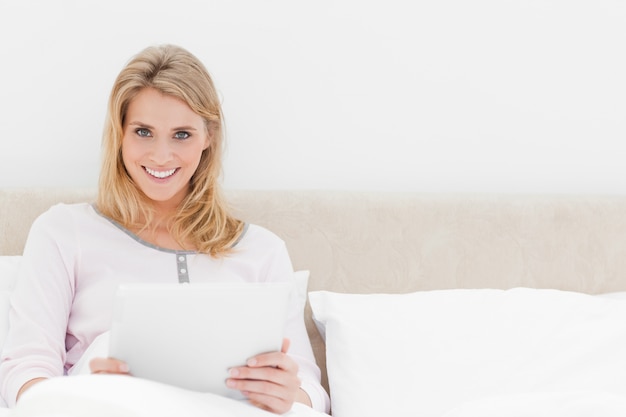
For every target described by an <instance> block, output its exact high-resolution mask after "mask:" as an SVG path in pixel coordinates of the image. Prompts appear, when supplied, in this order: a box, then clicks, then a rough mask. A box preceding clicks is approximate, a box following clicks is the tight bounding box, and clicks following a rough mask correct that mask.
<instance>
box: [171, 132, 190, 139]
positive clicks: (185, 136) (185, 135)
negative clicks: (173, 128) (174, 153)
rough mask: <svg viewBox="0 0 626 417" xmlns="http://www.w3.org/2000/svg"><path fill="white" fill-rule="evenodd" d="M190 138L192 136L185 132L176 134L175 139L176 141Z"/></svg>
mask: <svg viewBox="0 0 626 417" xmlns="http://www.w3.org/2000/svg"><path fill="white" fill-rule="evenodd" d="M189 136H191V135H190V134H189V133H188V132H185V131H181V132H176V133H175V134H174V138H175V139H187V138H189Z"/></svg>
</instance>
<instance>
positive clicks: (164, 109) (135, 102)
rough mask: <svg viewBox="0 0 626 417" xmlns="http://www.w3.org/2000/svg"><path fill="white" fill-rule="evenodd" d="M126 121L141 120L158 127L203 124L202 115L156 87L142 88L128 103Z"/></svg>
mask: <svg viewBox="0 0 626 417" xmlns="http://www.w3.org/2000/svg"><path fill="white" fill-rule="evenodd" d="M125 121H126V123H135V122H140V123H144V124H149V125H152V126H157V127H171V126H180V125H192V126H196V125H197V126H201V125H202V124H203V123H204V122H203V119H202V117H201V116H200V115H199V114H197V113H195V112H194V111H193V110H192V109H191V107H189V105H187V103H185V102H184V101H183V100H181V99H179V98H178V97H174V96H171V95H167V94H163V93H162V92H160V91H158V90H156V89H154V88H144V89H142V90H141V91H140V92H139V93H138V94H137V95H136V96H135V97H133V99H132V100H131V101H130V103H129V104H128V109H127V111H126V117H125Z"/></svg>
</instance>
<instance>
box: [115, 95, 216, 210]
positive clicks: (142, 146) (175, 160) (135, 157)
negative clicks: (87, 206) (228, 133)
mask: <svg viewBox="0 0 626 417" xmlns="http://www.w3.org/2000/svg"><path fill="white" fill-rule="evenodd" d="M123 128H124V136H123V138H122V159H123V161H124V166H125V167H126V170H127V171H128V173H129V175H130V176H131V178H132V179H133V181H134V182H135V184H136V185H137V187H139V189H140V190H141V191H142V192H143V193H144V194H145V195H146V196H148V198H150V199H151V200H152V201H153V202H154V203H155V206H156V207H157V208H158V209H162V210H164V211H170V210H173V209H175V208H176V207H177V206H178V204H179V203H180V202H181V201H182V200H183V199H184V198H185V196H186V195H187V193H188V192H189V181H190V179H191V176H192V175H193V174H194V172H196V168H198V164H199V163H200V156H201V155H202V151H203V150H205V149H206V148H207V147H208V146H209V136H208V134H207V130H206V128H205V124H204V120H203V119H202V117H200V116H199V115H198V114H196V113H195V112H194V111H193V110H191V108H190V107H189V106H188V105H187V103H185V102H184V101H182V100H179V99H178V98H176V97H173V96H168V95H165V94H162V93H161V92H159V91H157V90H155V89H152V88H145V89H143V90H141V91H140V92H139V94H137V96H135V98H133V100H132V101H131V102H130V104H129V106H128V110H127V113H126V117H125V122H124V126H123Z"/></svg>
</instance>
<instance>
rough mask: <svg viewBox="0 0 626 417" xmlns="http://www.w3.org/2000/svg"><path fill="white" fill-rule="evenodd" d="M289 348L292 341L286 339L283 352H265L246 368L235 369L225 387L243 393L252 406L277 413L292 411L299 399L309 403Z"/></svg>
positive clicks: (251, 360)
mask: <svg viewBox="0 0 626 417" xmlns="http://www.w3.org/2000/svg"><path fill="white" fill-rule="evenodd" d="M288 349H289V339H284V340H283V346H282V348H281V350H280V352H270V353H264V354H261V355H258V356H255V357H254V358H251V359H249V360H248V362H247V363H246V365H247V366H240V367H235V368H232V369H231V370H230V378H228V379H227V380H226V385H227V386H228V387H229V388H233V389H237V390H239V391H241V392H242V393H243V394H244V395H245V396H246V397H247V398H248V399H249V400H250V403H252V404H253V405H255V406H257V407H259V408H262V409H264V410H268V411H271V412H273V413H278V414H283V413H286V412H287V411H289V410H291V406H292V405H293V403H294V401H296V400H297V399H304V401H303V402H305V401H308V397H307V396H306V394H305V393H304V391H301V390H300V379H299V378H298V364H297V363H296V362H295V361H294V360H293V359H291V358H290V357H289V356H288V355H287V350H288ZM302 396H304V397H302ZM309 405H310V404H309Z"/></svg>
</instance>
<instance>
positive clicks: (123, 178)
mask: <svg viewBox="0 0 626 417" xmlns="http://www.w3.org/2000/svg"><path fill="white" fill-rule="evenodd" d="M144 88H154V89H156V90H158V91H160V92H161V93H163V94H166V95H170V96H173V97H176V98H179V99H181V100H183V101H184V102H185V103H187V105H188V106H189V107H190V108H191V109H192V110H193V111H194V112H195V113H197V114H198V115H200V116H201V117H202V118H203V119H204V121H205V126H206V129H207V134H208V135H209V137H210V145H209V147H208V148H207V149H205V150H204V151H203V152H202V156H201V158H200V163H199V165H198V168H197V170H196V172H195V173H194V174H193V176H192V177H191V180H190V184H189V193H188V194H187V196H186V197H185V199H184V200H183V201H182V203H181V205H180V206H179V208H178V210H177V213H176V216H175V218H174V219H173V221H172V222H171V226H170V232H171V233H172V236H173V237H174V238H175V239H176V241H177V242H178V243H179V244H180V245H181V246H182V247H185V245H184V243H188V244H191V245H193V247H194V249H196V250H197V251H198V252H201V253H206V254H209V255H212V256H218V255H224V254H226V253H228V252H229V250H230V249H231V248H232V246H233V245H234V243H235V242H236V241H237V239H238V237H239V236H240V235H241V233H242V230H243V222H242V221H240V220H238V219H236V218H234V217H232V216H231V215H230V214H229V211H228V207H227V205H226V202H225V200H224V198H223V196H222V192H221V189H220V186H219V177H220V175H221V171H222V150H223V142H224V135H223V114H222V109H221V105H220V101H219V97H218V95H217V92H216V90H215V87H214V85H213V81H212V79H211V76H210V75H209V73H208V71H207V70H206V68H205V67H204V65H203V64H202V63H201V62H200V61H199V60H198V59H197V58H196V57H195V56H194V55H192V54H191V53H190V52H188V51H187V50H185V49H183V48H181V47H178V46H173V45H163V46H153V47H149V48H146V49H144V50H143V51H141V52H140V53H139V54H137V55H136V56H135V57H134V58H132V59H131V60H130V62H129V63H128V64H127V65H126V66H125V67H124V68H123V69H122V71H121V72H120V74H119V75H118V77H117V79H116V80H115V83H114V84H113V88H112V90H111V95H110V98H109V104H108V112H107V117H106V120H105V125H104V135H103V140H102V154H103V155H102V169H101V172H100V179H99V187H98V197H97V206H98V210H99V211H100V212H101V213H102V214H104V215H105V216H107V217H109V218H111V219H113V220H115V221H117V222H118V223H120V224H121V225H122V226H124V227H126V228H129V229H132V228H139V229H145V228H147V227H149V225H150V224H151V222H152V219H153V218H154V208H153V206H152V204H151V201H150V199H149V198H148V197H146V195H145V194H143V192H141V190H140V189H139V188H138V187H137V186H136V185H135V183H134V182H133V180H132V179H131V177H130V175H129V174H128V172H127V171H126V168H125V166H124V163H123V161H122V150H121V149H122V137H123V128H124V121H125V116H126V112H127V110H128V106H129V103H130V102H131V101H132V100H133V98H134V97H135V96H136V95H137V94H138V93H139V92H140V91H141V90H142V89H144Z"/></svg>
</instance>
